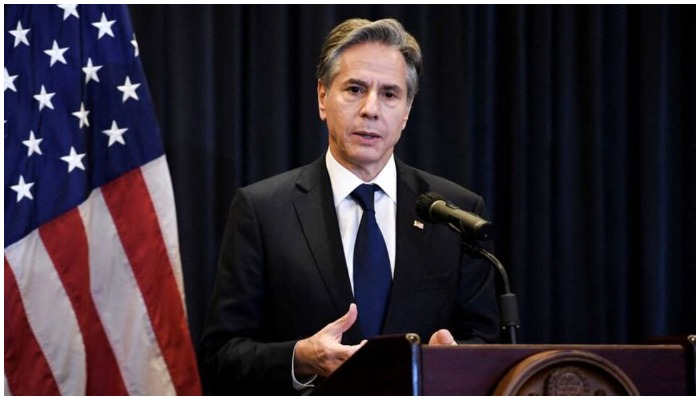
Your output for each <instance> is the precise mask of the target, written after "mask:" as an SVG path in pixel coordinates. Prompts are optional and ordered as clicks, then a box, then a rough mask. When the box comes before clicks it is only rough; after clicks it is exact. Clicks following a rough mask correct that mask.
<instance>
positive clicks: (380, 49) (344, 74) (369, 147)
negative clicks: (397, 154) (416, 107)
mask: <svg viewBox="0 0 700 400" xmlns="http://www.w3.org/2000/svg"><path fill="white" fill-rule="evenodd" d="M339 67H340V68H339V70H338V74H337V75H336V76H335V78H334V79H333V82H332V83H331V86H330V87H328V88H327V87H325V86H323V85H322V84H321V83H320V82H319V84H318V109H319V114H320V116H321V120H324V121H326V123H327V125H328V131H329V147H330V151H331V153H332V154H333V157H335V159H336V160H338V162H339V163H340V164H341V165H343V166H344V167H345V168H347V169H348V170H350V171H352V172H353V173H354V174H355V175H357V176H358V177H359V178H361V179H363V180H364V181H369V180H371V179H372V178H374V177H375V176H376V175H377V174H378V173H379V171H381V169H382V168H383V167H384V165H386V163H387V161H389V158H391V154H392V153H393V151H394V146H395V145H396V143H397V142H398V141H399V139H400V138H401V132H402V131H403V129H404V128H405V127H406V122H407V121H408V114H409V113H410V111H411V105H410V104H409V102H408V97H407V95H408V93H407V87H406V68H407V67H406V61H405V60H404V58H403V56H402V55H401V53H400V52H399V51H398V50H397V49H396V48H394V47H391V46H387V45H384V44H380V43H363V44H359V45H355V46H352V47H350V48H348V49H346V50H345V51H344V52H343V53H342V54H341V55H340V57H339Z"/></svg>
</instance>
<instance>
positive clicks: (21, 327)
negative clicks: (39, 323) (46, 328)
mask: <svg viewBox="0 0 700 400" xmlns="http://www.w3.org/2000/svg"><path fill="white" fill-rule="evenodd" d="M5 376H6V378H7V383H8V386H9V387H10V388H11V390H12V394H13V395H17V396H26V395H38V396H56V395H60V394H61V393H60V392H59V390H58V385H57V384H56V380H55V379H54V376H53V373H52V372H51V368H50V367H49V363H48V362H47V361H46V357H45V356H44V353H43V352H42V351H41V347H39V343H38V342H37V340H36V336H34V332H32V328H31V327H30V326H29V321H28V320H27V315H26V314H25V312H24V304H23V303H22V296H21V295H20V293H19V288H18V287H17V280H16V279H15V274H14V273H13V272H12V268H11V267H10V264H9V263H8V261H7V258H5Z"/></svg>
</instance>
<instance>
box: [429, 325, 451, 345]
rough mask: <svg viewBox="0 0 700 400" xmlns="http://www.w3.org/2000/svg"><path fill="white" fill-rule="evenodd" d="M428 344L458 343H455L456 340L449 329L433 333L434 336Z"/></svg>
mask: <svg viewBox="0 0 700 400" xmlns="http://www.w3.org/2000/svg"><path fill="white" fill-rule="evenodd" d="M428 344H450V345H457V342H455V338H454V337H453V336H452V334H451V333H450V331H448V330H447V329H440V330H439V331H437V332H435V333H433V336H431V337H430V341H429V342H428Z"/></svg>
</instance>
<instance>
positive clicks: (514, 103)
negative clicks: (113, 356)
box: [131, 5, 696, 343]
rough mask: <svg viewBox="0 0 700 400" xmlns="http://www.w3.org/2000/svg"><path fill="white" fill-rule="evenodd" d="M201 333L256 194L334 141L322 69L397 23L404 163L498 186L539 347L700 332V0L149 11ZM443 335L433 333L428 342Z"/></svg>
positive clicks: (187, 272)
mask: <svg viewBox="0 0 700 400" xmlns="http://www.w3.org/2000/svg"><path fill="white" fill-rule="evenodd" d="M131 12H132V16H133V24H134V27H135V30H136V34H137V39H138V42H139V44H140V53H141V58H142V61H143V63H144V67H145V69H146V75H147V77H148V79H149V86H150V90H151V93H152V95H153V99H154V102H155V106H156V113H157V116H158V118H159V120H160V123H161V128H162V132H163V140H164V142H165V148H166V153H167V157H168V160H169V163H170V169H171V172H172V179H173V185H174V189H175V199H176V204H177V212H178V222H179V234H180V244H181V253H182V261H183V268H184V277H185V285H186V296H187V309H188V313H189V321H190V327H191V331H192V335H193V340H194V341H195V342H198V340H199V338H200V335H201V333H202V328H203V324H204V320H205V316H206V309H207V306H208V303H209V298H210V294H211V290H212V285H213V280H214V275H215V270H216V263H217V258H218V252H219V248H220V240H221V236H222V230H223V227H224V223H225V220H226V218H227V215H228V207H229V203H230V201H231V199H232V197H233V193H234V191H235V190H236V188H238V187H240V186H243V185H247V184H250V183H252V182H255V181H258V180H260V179H262V178H265V177H268V176H271V175H273V174H276V173H279V172H283V171H285V170H288V169H291V168H294V167H297V166H300V165H302V164H305V163H308V162H310V161H312V160H313V159H315V158H316V157H319V156H320V155H321V154H322V153H323V152H324V150H325V149H326V147H327V136H326V135H327V134H326V130H325V125H323V124H322V123H321V122H320V120H319V118H318V109H317V103H316V79H315V67H316V62H317V58H318V55H319V51H320V46H321V44H322V42H323V40H324V38H325V35H326V34H327V33H328V31H329V30H330V29H331V28H332V27H333V26H335V25H336V24H337V23H339V22H341V21H342V20H344V19H346V18H349V17H358V16H359V17H365V18H369V19H377V18H384V17H394V18H397V19H399V20H400V21H402V22H403V24H404V25H405V27H406V29H407V30H408V31H409V32H411V33H413V34H414V36H415V37H416V38H417V39H418V41H419V43H420V44H421V46H422V49H423V52H424V60H425V63H424V71H425V72H424V75H423V76H422V79H421V88H420V92H419V93H418V97H417V99H416V102H415V103H414V106H413V111H412V114H411V118H410V120H409V124H408V127H407V128H406V130H405V132H404V135H403V138H402V141H401V142H400V143H399V145H398V146H397V149H396V153H397V156H398V157H399V158H401V159H402V160H404V161H406V162H408V163H409V164H412V165H413V166H415V167H418V168H421V169H425V170H427V171H429V172H432V173H435V174H438V175H442V176H444V177H447V178H449V179H452V180H454V181H456V182H458V183H460V184H461V185H463V186H466V187H468V188H471V189H472V190H474V191H476V192H478V193H480V194H482V195H483V196H484V197H485V199H486V201H487V205H488V210H489V214H490V216H491V221H492V222H493V223H494V225H495V228H496V256H497V257H499V259H500V260H501V261H502V263H503V264H504V265H505V267H506V269H507V270H508V271H509V274H510V279H511V286H512V289H513V291H514V292H515V293H516V294H517V296H518V300H519V303H520V318H521V322H522V327H521V329H520V331H519V340H520V341H521V342H524V343H639V342H643V341H645V340H647V339H648V338H652V337H657V336H670V335H681V334H688V333H694V332H695V313H696V309H695V278H696V277H695V85H696V82H695V70H696V64H695V6H694V5H687V6H686V5H668V6H656V5H643V6H632V5H629V6H550V5H539V6H483V5H482V6H404V5H392V6H380V5H375V6H361V5H357V6H353V5H344V6H250V5H247V6H244V5H239V6H233V5H231V6H223V5H218V6H152V5H150V6H136V5H134V6H131ZM424 339H427V338H424Z"/></svg>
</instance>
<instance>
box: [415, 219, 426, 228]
mask: <svg viewBox="0 0 700 400" xmlns="http://www.w3.org/2000/svg"><path fill="white" fill-rule="evenodd" d="M413 226H414V227H416V228H418V229H423V228H424V227H425V225H423V223H422V222H420V221H418V220H417V219H414V220H413Z"/></svg>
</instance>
